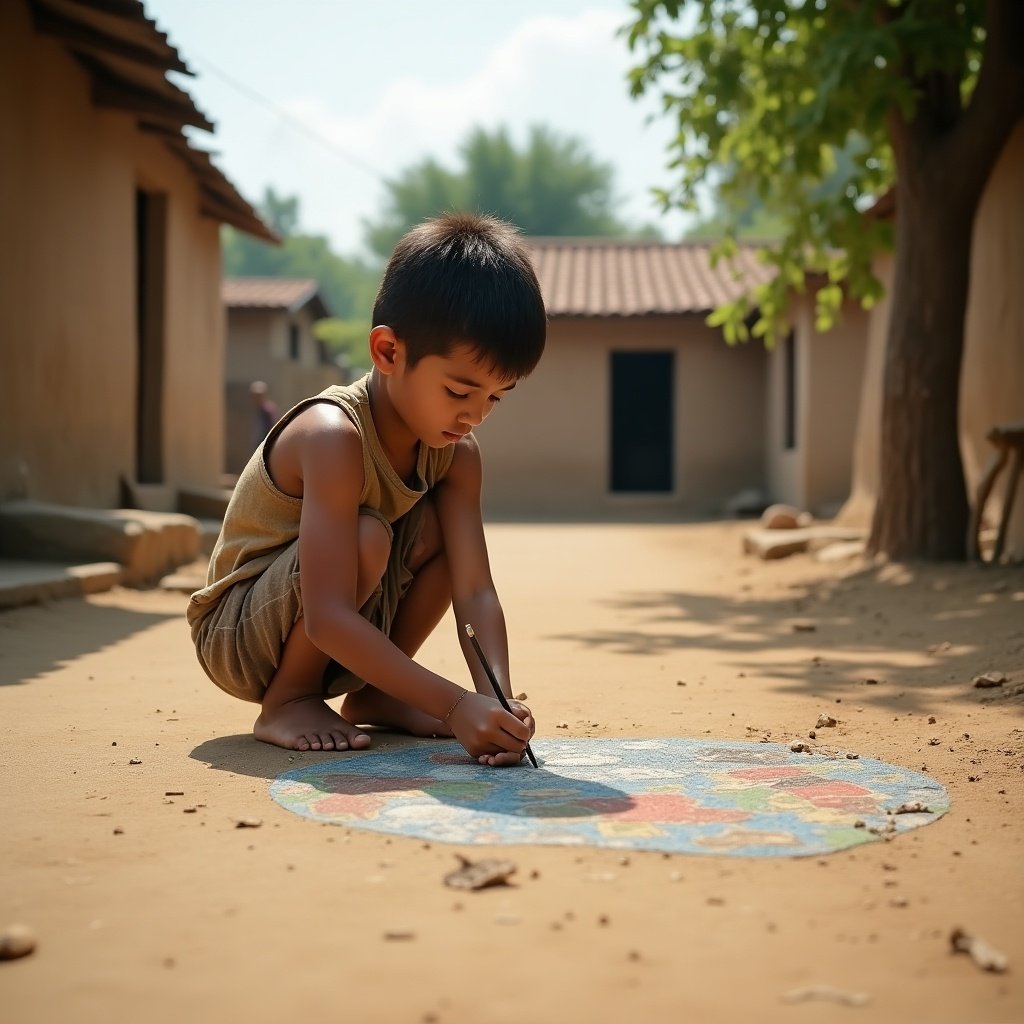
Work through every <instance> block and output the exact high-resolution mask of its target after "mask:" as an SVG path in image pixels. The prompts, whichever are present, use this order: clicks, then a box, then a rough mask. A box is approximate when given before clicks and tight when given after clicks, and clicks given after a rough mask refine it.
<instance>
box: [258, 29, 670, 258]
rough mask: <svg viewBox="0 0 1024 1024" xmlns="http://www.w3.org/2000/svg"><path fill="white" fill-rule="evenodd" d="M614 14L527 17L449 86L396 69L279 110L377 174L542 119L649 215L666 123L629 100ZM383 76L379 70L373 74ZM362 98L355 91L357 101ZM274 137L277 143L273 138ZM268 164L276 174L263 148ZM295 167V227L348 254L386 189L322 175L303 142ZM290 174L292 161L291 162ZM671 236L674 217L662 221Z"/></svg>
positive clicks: (519, 132) (516, 133) (359, 178)
mask: <svg viewBox="0 0 1024 1024" xmlns="http://www.w3.org/2000/svg"><path fill="white" fill-rule="evenodd" d="M622 20H623V18H622V16H621V14H620V13H619V12H615V11H609V10H604V9H599V10H591V11H587V12H584V13H582V14H580V15H578V16H575V17H552V16H542V17H534V18H531V19H529V20H526V21H524V22H523V23H522V24H521V25H520V26H519V27H518V28H517V29H516V30H515V31H514V32H513V33H512V34H510V35H509V36H507V37H506V38H505V40H504V41H503V42H502V43H501V44H500V45H499V46H497V47H496V48H494V49H493V50H491V51H490V52H489V53H488V54H486V55H485V58H484V59H483V61H482V62H480V63H479V64H478V65H477V66H476V67H475V68H474V69H472V70H470V71H469V73H468V74H467V75H466V76H465V77H464V78H462V79H461V80H458V81H449V82H447V83H445V84H437V83H433V84H432V83H431V82H430V81H428V80H427V79H426V78H425V77H424V76H423V75H421V74H410V73H401V72H400V73H399V74H398V75H397V77H394V78H393V79H390V80H388V81H387V83H386V84H385V85H384V86H383V88H381V81H380V80H379V78H377V77H374V78H373V79H372V80H369V81H367V82H365V84H364V85H362V86H360V87H358V89H357V90H355V91H354V92H350V93H346V94H345V95H340V96H339V95H331V96H330V97H326V96H325V95H323V94H322V93H318V94H317V95H312V96H307V97H305V98H303V99H301V100H294V101H292V102H291V103H289V104H288V105H287V109H288V111H289V112H290V114H291V115H292V116H294V117H295V118H297V119H299V120H300V121H302V122H303V123H304V124H306V125H309V126H310V127H311V128H313V129H314V130H315V131H316V132H317V133H319V134H320V135H322V136H323V137H325V138H326V139H329V140H330V141H331V143H332V144H333V145H334V146H335V147H337V148H338V149H339V150H342V151H344V152H346V153H349V154H351V155H352V156H353V157H355V158H357V159H358V160H360V161H362V162H364V163H366V164H370V165H372V166H373V167H375V168H376V169H377V171H378V173H379V174H380V176H381V177H382V178H388V177H391V176H394V175H397V174H398V173H399V172H400V171H401V170H403V169H404V168H406V167H408V166H409V165H410V164H413V163H416V162H418V161H420V160H422V159H424V158H425V157H427V156H432V157H434V158H436V159H438V160H440V161H441V162H442V163H445V164H447V165H449V166H451V165H453V164H454V162H455V157H456V151H457V147H458V144H459V143H460V141H461V140H462V139H463V138H464V137H465V136H466V134H467V133H468V131H469V130H470V128H472V127H473V126H475V125H482V126H484V127H486V128H488V129H491V130H493V129H494V128H496V127H498V126H499V125H506V126H508V128H509V129H510V130H511V132H512V134H513V137H514V138H516V139H517V141H521V140H522V139H523V138H524V137H525V131H526V128H527V127H528V126H529V125H531V124H538V123H543V124H546V125H549V126H551V127H552V128H553V129H555V130H556V131H558V132H559V133H560V134H563V135H571V136H573V137H577V138H579V139H581V140H582V141H583V143H584V145H585V146H586V147H587V148H588V150H589V151H590V152H591V153H592V154H593V155H594V156H595V157H597V158H598V159H600V160H603V161H607V162H610V163H612V164H613V165H614V166H615V167H616V184H617V191H618V193H619V194H620V195H623V196H624V198H627V199H628V202H627V203H626V204H625V205H624V207H623V211H624V214H625V216H626V217H627V218H628V219H632V220H634V221H641V220H648V219H649V220H653V219H656V218H657V217H658V214H657V212H656V208H655V206H654V205H653V203H652V201H651V200H650V199H649V198H648V195H647V190H648V189H649V188H650V187H651V186H653V185H656V184H659V183H660V184H664V183H665V182H666V181H667V178H668V173H667V172H666V171H665V170H664V167H665V164H666V157H665V155H664V142H665V139H666V138H667V137H668V135H669V130H668V125H667V124H665V123H662V124H658V125H652V126H645V123H644V118H645V110H646V111H649V110H650V109H651V106H650V104H648V105H647V106H646V107H644V106H641V105H640V104H637V103H635V102H633V101H632V100H630V98H629V97H628V94H627V86H626V79H625V74H626V69H627V68H628V66H629V54H628V52H627V50H626V46H625V43H624V41H623V40H622V39H621V38H617V37H616V34H615V33H616V29H617V28H618V27H619V25H620V24H621V23H622ZM387 73H388V71H387V69H385V70H382V72H381V77H384V76H385V75H386V74H387ZM360 93H364V94H360ZM276 141H277V140H275V142H276ZM263 148H264V152H265V153H266V155H267V161H268V166H272V167H274V168H275V169H276V168H279V167H281V164H280V162H279V161H276V160H274V159H273V157H272V156H271V154H270V150H271V149H272V148H274V143H273V142H270V143H267V144H266V145H265V146H264V147H263ZM301 148H302V152H301V153H299V152H297V151H295V149H294V147H292V149H291V151H290V153H289V156H290V157H291V158H292V159H293V160H294V159H296V158H297V159H298V160H299V161H303V162H304V161H310V163H309V164H308V165H307V166H308V167H309V170H308V171H307V172H306V173H305V175H304V184H303V190H304V193H305V194H306V196H307V198H305V199H304V202H303V211H304V216H303V220H304V221H305V222H307V227H309V226H314V225H315V226H318V227H320V229H322V230H326V231H327V232H328V233H329V234H330V235H332V237H333V238H335V240H336V242H337V244H338V246H339V248H341V249H343V250H351V249H352V248H353V247H354V241H355V238H356V237H357V236H358V235H359V234H360V230H359V228H358V223H359V221H360V219H361V218H372V217H374V216H375V215H376V213H377V211H378V210H379V208H380V204H381V202H382V199H383V191H382V189H381V187H380V186H379V185H374V184H373V183H372V181H371V180H370V178H369V176H368V175H367V174H366V173H365V171H360V170H356V169H354V168H352V167H346V166H345V165H344V162H343V161H337V160H335V161H332V164H331V169H330V171H329V172H327V173H324V172H323V170H322V168H323V160H322V156H323V150H322V149H320V150H319V156H320V159H317V157H316V155H315V152H316V151H315V148H312V144H305V145H303V146H302V147H301ZM291 166H292V168H293V171H298V167H299V166H300V164H296V163H292V164H291ZM669 224H670V228H669V230H670V231H675V230H677V229H678V218H670V219H669Z"/></svg>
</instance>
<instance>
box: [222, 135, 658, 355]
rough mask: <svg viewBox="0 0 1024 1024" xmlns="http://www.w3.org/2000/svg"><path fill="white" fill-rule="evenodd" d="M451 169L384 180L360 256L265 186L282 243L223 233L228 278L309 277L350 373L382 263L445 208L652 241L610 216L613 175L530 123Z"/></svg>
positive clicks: (462, 152)
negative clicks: (308, 229)
mask: <svg viewBox="0 0 1024 1024" xmlns="http://www.w3.org/2000/svg"><path fill="white" fill-rule="evenodd" d="M458 155H459V162H458V165H457V166H456V167H455V168H447V167H444V166H443V165H442V164H440V163H439V162H438V161H437V160H434V159H433V158H428V159H426V160H423V161H421V162H420V163H417V164H414V165H412V166H411V167H409V168H407V169H406V170H404V171H402V172H401V173H400V174H399V175H398V176H397V177H396V178H394V179H392V180H390V181H388V182H387V183H386V197H385V202H384V208H383V210H382V211H381V214H380V216H379V217H378V218H376V219H375V220H368V221H365V222H364V224H363V229H364V238H363V241H364V243H365V245H366V248H367V249H368V251H369V252H370V253H371V254H372V255H371V257H369V258H368V259H364V258H361V257H358V256H343V255H340V254H338V253H336V252H334V251H333V250H332V249H331V247H330V245H329V243H328V241H327V239H326V238H325V237H324V236H322V235H311V234H306V233H304V232H302V231H301V230H300V226H299V216H300V210H299V199H298V197H297V196H282V195H278V194H277V193H276V192H275V191H274V190H273V189H272V188H268V189H267V190H266V191H265V192H264V195H263V199H262V201H261V202H260V203H259V204H258V206H259V211H260V214H261V215H262V216H263V218H264V219H265V220H266V222H267V224H268V225H270V227H272V228H273V229H274V231H275V232H276V233H277V234H278V235H280V236H281V239H282V244H281V245H280V246H275V245H268V244H267V243H264V242H259V241H256V240H255V239H253V238H250V237H249V236H248V235H245V234H243V233H242V232H240V231H236V230H234V229H232V228H225V229H224V235H223V254H224V273H225V274H226V275H228V276H254V277H264V276H273V277H315V278H316V279H317V280H318V281H319V282H320V288H321V294H322V295H323V298H324V301H325V302H326V303H327V305H328V307H329V308H330V310H331V312H332V313H333V314H334V315H333V317H332V319H331V320H326V321H321V322H320V323H319V324H317V326H316V333H317V336H318V337H320V338H321V339H322V340H323V341H325V342H326V343H327V345H328V346H329V347H330V348H331V349H332V351H334V352H335V353H345V354H346V355H347V357H348V359H349V361H350V362H351V363H352V364H353V365H356V366H359V365H362V364H363V363H364V362H365V358H366V356H365V351H366V337H367V334H368V333H369V329H370V327H371V324H370V315H371V313H372V310H373V299H374V295H375V293H376V287H377V283H378V280H379V277H380V272H381V268H382V266H383V261H385V260H386V259H387V257H388V256H389V255H390V253H391V250H392V248H393V247H394V245H395V242H397V241H398V239H399V238H401V236H402V235H403V234H405V232H406V231H407V230H408V229H409V228H411V227H412V226H413V225H415V224H418V223H420V222H421V221H423V220H426V219H427V218H429V217H434V216H437V215H438V214H441V213H444V212H446V211H448V210H472V211H475V212H479V213H490V214H494V215H496V216H498V217H502V218H504V219H505V220H508V221H511V222H512V223H513V224H515V225H516V226H517V227H518V228H519V229H520V230H521V231H522V232H523V233H524V234H526V235H548V236H550V235H556V236H569V235H584V236H595V235H601V236H613V237H614V236H618V237H621V236H625V235H633V236H644V237H658V232H657V229H656V228H655V227H653V226H651V225H645V226H642V227H639V228H631V227H630V226H629V225H627V224H626V223H625V222H624V221H623V220H622V219H620V217H619V216H618V214H617V212H616V211H617V209H618V207H619V206H620V205H621V200H620V198H619V197H617V196H616V195H615V192H614V170H613V168H612V166H611V165H610V164H606V163H602V162H600V161H598V160H596V159H595V158H594V157H593V156H592V155H591V154H590V153H589V152H588V151H587V149H586V147H585V146H584V144H583V143H582V142H581V141H580V140H578V139H574V138H568V137H562V136H559V135H558V134H557V133H555V132H554V131H552V130H551V129H549V128H545V127H543V126H535V127H534V128H532V129H531V130H530V131H529V133H528V137H527V139H526V142H525V145H523V146H521V147H517V146H516V144H515V143H514V142H513V140H512V138H511V136H510V134H509V132H508V130H507V129H506V128H503V127H499V128H497V129H496V130H494V131H493V132H488V131H487V130H485V129H483V128H474V129H473V130H472V131H471V132H470V133H469V134H468V136H467V137H466V139H465V140H464V142H463V143H462V145H461V146H460V147H459V154H458Z"/></svg>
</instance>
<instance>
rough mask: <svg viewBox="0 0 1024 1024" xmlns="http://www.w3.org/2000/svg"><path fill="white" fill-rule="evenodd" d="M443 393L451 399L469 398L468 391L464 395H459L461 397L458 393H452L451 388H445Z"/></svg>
mask: <svg viewBox="0 0 1024 1024" xmlns="http://www.w3.org/2000/svg"><path fill="white" fill-rule="evenodd" d="M445 391H447V392H448V394H449V395H451V396H452V398H468V397H469V392H468V391H467V392H466V393H465V394H461V395H460V394H459V392H458V391H452V389H451V388H445Z"/></svg>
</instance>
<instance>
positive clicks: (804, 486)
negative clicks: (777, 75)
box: [479, 238, 865, 519]
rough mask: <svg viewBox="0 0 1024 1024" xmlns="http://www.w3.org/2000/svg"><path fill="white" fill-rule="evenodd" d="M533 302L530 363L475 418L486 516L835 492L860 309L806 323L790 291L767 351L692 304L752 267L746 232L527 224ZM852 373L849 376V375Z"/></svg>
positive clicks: (715, 300)
mask: <svg viewBox="0 0 1024 1024" xmlns="http://www.w3.org/2000/svg"><path fill="white" fill-rule="evenodd" d="M529 244H530V248H531V254H532V258H533V261H534V265H535V267H536V270H537V274H538V277H539V279H540V282H541V288H542V290H543V292H544V296H545V301H546V303H547V307H548V314H549V330H548V346H547V349H546V352H545V355H544V358H543V360H542V361H541V364H540V366H539V367H538V368H537V370H536V371H535V372H534V374H533V375H532V376H531V377H529V378H527V379H526V380H525V381H523V382H521V383H520V384H519V386H518V387H517V388H516V392H515V394H514V396H511V397H510V399H509V401H508V403H507V405H504V406H502V408H501V409H500V410H499V412H498V414H497V415H495V416H493V417H492V418H491V419H489V420H488V421H487V422H486V423H485V424H484V425H483V426H482V427H481V428H480V430H479V436H480V440H481V444H482V445H483V446H484V450H485V455H486V476H485V481H484V502H485V506H486V508H487V510H488V512H489V513H490V514H491V515H494V516H509V517H515V518H518V517H530V516H544V517H555V518H579V517H582V518H597V519H609V518H615V517H619V516H637V515H641V516H650V517H668V518H680V517H691V516H692V517H698V516H703V515H708V514H717V513H720V512H721V511H722V510H723V508H724V507H725V506H726V505H727V504H728V503H729V502H730V500H731V499H733V498H735V497H736V496H737V495H741V494H742V493H743V492H747V493H748V494H749V495H750V498H751V501H752V503H753V504H755V505H756V504H757V503H758V501H761V502H762V503H768V502H769V501H784V502H788V503H791V504H794V505H797V506H800V507H801V508H809V509H811V510H813V511H815V512H817V513H819V514H820V513H827V512H831V511H833V510H834V509H835V508H836V507H837V506H838V505H839V504H840V503H841V502H842V501H843V500H844V499H845V498H846V496H847V493H848V490H849V482H850V466H851V452H852V446H853V432H854V427H855V421H856V415H857V400H858V395H859V380H860V374H861V370H862V365H863V357H864V347H865V343H864V336H865V320H864V314H863V313H861V311H860V310H859V307H856V306H854V305H853V304H850V303H848V304H847V305H846V308H844V310H843V319H842V322H841V325H840V326H839V327H837V328H836V329H835V330H833V331H832V332H829V333H827V334H819V333H818V332H817V331H816V330H815V328H814V316H813V309H812V306H811V302H810V301H809V300H807V299H798V300H797V301H796V303H795V306H794V311H793V317H792V331H791V333H790V334H789V336H788V337H787V338H786V339H785V340H784V341H783V342H782V343H781V344H779V345H777V346H776V347H775V348H774V349H773V350H771V351H768V350H766V349H765V347H764V345H763V344H762V343H761V342H760V341H755V342H749V343H746V344H739V345H735V346H730V345H728V344H726V342H725V341H724V339H723V337H722V333H721V331H720V330H718V329H715V328H711V327H709V326H708V325H707V324H706V322H705V321H706V318H707V315H708V314H709V313H710V312H711V311H712V310H713V309H714V308H716V307H717V306H719V305H720V304H722V303H724V302H727V301H729V300H731V299H733V298H735V297H736V296H737V295H738V294H739V293H740V291H741V290H742V289H743V288H744V287H746V286H750V285H753V284H757V283H758V282H760V281H763V280H764V279H765V275H766V274H767V273H768V270H767V268H766V267H765V266H764V265H763V264H762V263H760V262H759V261H758V260H757V258H756V253H755V248H754V247H753V246H746V247H741V248H740V251H739V253H738V255H737V257H736V261H735V262H734V263H732V264H728V263H726V261H724V260H723V261H720V262H719V263H718V264H717V265H716V266H715V267H712V265H711V260H710V257H709V247H708V246H707V245H706V244H678V245H669V244H662V243H656V242H648V241H615V240H608V239H565V238H561V239H559V238H550V239H542V238H532V239H529ZM851 382H853V383H851Z"/></svg>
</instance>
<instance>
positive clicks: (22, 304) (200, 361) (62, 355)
mask: <svg viewBox="0 0 1024 1024" xmlns="http://www.w3.org/2000/svg"><path fill="white" fill-rule="evenodd" d="M168 72H177V73H179V74H190V71H189V69H188V67H187V66H186V65H185V63H184V61H183V60H182V59H181V57H180V56H179V55H178V53H177V51H176V50H175V49H174V47H173V46H171V45H170V44H169V43H168V40H167V37H166V36H165V35H164V34H163V33H162V32H161V31H159V30H158V28H157V26H156V24H155V23H154V22H153V21H151V20H149V19H148V18H147V17H146V15H145V11H144V8H143V6H142V4H140V3H137V2H135V0H101V2H94V3H89V4H85V3H75V2H71V0H8V2H5V3H3V4H0V152H2V153H3V159H0V225H2V232H3V241H4V244H3V248H2V250H0V261H2V262H0V343H2V346H3V357H2V365H3V372H2V373H0V404H2V408H3V423H4V426H3V431H2V432H0V513H2V517H0V549H2V550H3V551H5V552H6V555H7V556H8V557H10V556H11V555H12V554H14V555H16V556H17V557H20V558H26V557H33V556H42V555H44V554H46V555H50V556H57V555H61V554H63V555H66V556H68V557H73V556H74V555H76V554H79V555H89V554H96V553H97V551H99V550H101V549H102V550H106V549H108V548H109V549H110V550H112V551H114V552H115V554H116V555H117V560H120V561H124V560H125V559H126V558H127V557H128V556H126V555H124V554H123V552H124V550H125V546H126V545H127V544H128V543H129V540H131V538H134V540H131V544H132V545H134V548H136V549H140V550H141V548H149V549H152V551H153V552H155V554H152V556H147V560H144V561H146V565H145V567H143V566H141V563H140V564H139V565H136V567H135V568H136V570H137V571H135V572H134V574H129V576H130V578H143V577H151V576H152V575H153V573H154V572H158V571H159V570H160V569H161V568H166V567H167V566H168V565H173V564H174V563H175V562H176V561H180V560H183V559H186V558H187V557H189V554H190V552H191V556H192V557H194V555H195V553H196V552H195V550H194V540H188V541H187V542H186V540H181V542H180V543H177V544H176V546H174V550H173V551H172V550H169V549H168V548H167V545H165V544H155V546H154V544H153V543H150V540H151V538H149V537H148V534H150V533H152V534H154V535H161V536H162V535H164V534H166V533H167V532H168V531H169V530H170V531H172V532H173V530H177V531H178V534H180V536H181V538H187V537H188V536H189V530H188V528H187V524H186V523H184V522H177V523H175V521H174V520H172V519H165V520H162V521H159V522H158V521H156V520H155V519H151V520H150V521H144V520H143V518H142V514H141V513H140V514H138V515H135V516H129V515H128V514H127V513H125V514H123V515H121V517H120V519H118V517H117V516H116V515H113V514H112V513H107V514H105V515H100V513H102V512H103V511H104V510H116V509H119V508H123V507H124V506H133V507H136V508H142V509H147V510H149V511H150V513H151V514H153V515H155V514H156V513H157V512H162V513H173V512H174V511H175V510H181V511H190V512H193V513H195V514H203V513H204V512H205V513H206V514H210V515H213V514H216V512H217V510H218V507H221V508H222V506H223V502H222V501H218V500H217V499H218V496H219V495H218V490H217V489H218V487H219V485H220V482H221V476H222V473H223V470H224V354H225V348H224V345H225V340H224V319H225V317H224V307H223V304H222V300H221V266H220V262H221V250H220V227H221V225H222V224H231V225H233V226H234V227H236V228H238V229H239V230H241V231H244V232H246V233H248V234H250V235H252V236H254V237H257V238H260V239H264V240H266V241H276V240H277V239H276V236H275V235H274V234H273V232H272V231H271V230H270V229H269V228H268V227H267V226H266V225H265V224H264V223H263V222H262V220H261V219H260V218H259V216H258V215H257V214H256V213H255V212H254V210H253V208H252V207H251V206H250V205H249V204H248V203H247V202H246V201H245V200H244V199H243V198H242V197H241V196H240V195H239V194H238V192H237V191H236V190H235V188H234V187H233V185H232V184H231V183H230V182H229V181H228V180H227V179H226V178H225V177H224V176H223V175H222V174H221V172H220V171H219V170H217V168H216V167H215V166H214V165H213V164H212V163H211V161H210V158H209V156H208V155H207V154H206V153H205V152H203V151H201V150H199V149H197V148H195V147H194V146H193V145H192V144H191V143H190V142H189V141H188V140H187V139H186V138H185V136H184V135H183V129H184V128H185V127H186V126H192V127H194V128H199V129H204V130H206V131H212V129H213V125H212V124H211V122H210V121H209V120H207V118H206V117H205V116H204V115H203V114H202V113H201V112H200V111H199V110H198V109H197V108H196V106H195V104H194V103H193V102H192V100H191V98H190V97H189V96H188V94H187V93H185V92H183V91H182V90H181V89H179V88H178V87H177V86H176V85H174V84H173V83H172V82H171V81H170V80H169V79H168V77H167V73H168ZM211 495H212V500H207V499H209V498H210V496H211ZM75 510H77V511H78V517H77V518H75V517H74V516H73V515H72V513H73V512H75ZM93 510H95V514H91V515H90V514H89V512H92V511H93ZM179 518H180V519H183V520H184V519H186V518H188V517H179ZM190 521H191V520H190ZM62 523H63V524H64V525H63V527H62V526H61V524H62ZM193 532H194V527H193ZM103 537H106V538H107V540H108V541H110V543H106V542H103V543H101V542H100V540H101V539H102V538H103ZM140 538H141V540H140ZM143 542H144V543H143ZM78 548H81V549H83V550H81V551H78ZM161 552H162V553H161ZM132 557H134V556H132Z"/></svg>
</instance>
